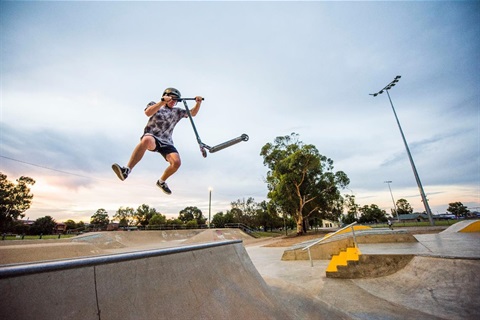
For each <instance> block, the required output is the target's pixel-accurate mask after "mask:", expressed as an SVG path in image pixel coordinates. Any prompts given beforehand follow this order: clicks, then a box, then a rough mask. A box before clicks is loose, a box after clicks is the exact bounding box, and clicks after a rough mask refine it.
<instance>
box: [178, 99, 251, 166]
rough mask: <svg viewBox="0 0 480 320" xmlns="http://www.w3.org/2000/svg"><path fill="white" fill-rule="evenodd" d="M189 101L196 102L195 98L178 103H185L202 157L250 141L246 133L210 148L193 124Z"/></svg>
mask: <svg viewBox="0 0 480 320" xmlns="http://www.w3.org/2000/svg"><path fill="white" fill-rule="evenodd" d="M188 100H194V101H195V98H180V99H177V101H179V102H180V101H181V102H183V105H184V106H185V110H186V111H187V115H188V118H189V119H190V122H191V124H192V127H193V132H195V136H196V137H197V142H198V145H199V147H200V152H201V153H202V156H203V157H204V158H206V157H207V150H208V151H209V152H210V153H214V152H217V151H220V150H223V149H225V148H228V147H231V146H233V145H235V144H237V143H239V142H242V141H248V135H246V134H245V133H244V134H242V135H241V136H239V137H236V138H233V139H231V140H228V141H225V142H223V143H220V144H218V145H216V146H213V147H210V146H209V145H207V144H205V143H203V142H202V139H200V135H199V134H198V131H197V128H196V127H195V123H194V122H193V117H192V115H191V113H190V109H189V108H188V104H187V101H188ZM202 100H205V99H203V98H202Z"/></svg>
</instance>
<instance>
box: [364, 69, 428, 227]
mask: <svg viewBox="0 0 480 320" xmlns="http://www.w3.org/2000/svg"><path fill="white" fill-rule="evenodd" d="M401 77H402V76H396V77H395V79H393V81H392V82H390V83H389V84H387V85H386V86H385V87H384V88H383V89H382V90H380V91H378V92H377V93H370V95H371V96H374V97H376V96H378V95H379V94H382V93H383V92H386V93H387V96H388V100H389V101H390V105H391V106H392V110H393V114H394V115H395V119H396V120H397V124H398V129H399V130H400V134H401V135H402V139H403V143H404V144H405V149H407V154H408V158H409V159H410V164H411V166H412V170H413V175H414V176H415V180H416V181H417V185H418V190H419V191H420V196H421V197H422V202H423V205H424V207H425V212H427V216H428V220H429V221H430V225H432V226H433V225H435V223H434V222H433V217H432V211H431V210H430V206H429V205H428V200H427V197H426V196H425V192H424V191H423V186H422V182H421V181H420V177H419V176H418V172H417V168H416V167H415V163H414V162H413V158H412V154H411V153H410V149H409V148H408V144H407V140H406V139H405V135H404V134H403V130H402V127H401V126H400V121H399V120H398V117H397V113H396V112H395V108H394V107H393V102H392V99H391V98H390V94H389V93H388V90H390V89H392V87H394V86H395V85H396V84H397V82H398V81H400V78H401Z"/></svg>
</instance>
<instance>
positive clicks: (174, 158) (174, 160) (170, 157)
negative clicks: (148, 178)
mask: <svg viewBox="0 0 480 320" xmlns="http://www.w3.org/2000/svg"><path fill="white" fill-rule="evenodd" d="M165 159H166V160H167V161H168V163H169V166H168V167H167V168H166V169H165V171H164V172H163V175H162V176H161V177H160V180H161V182H163V181H166V180H167V179H168V178H169V177H170V176H171V175H172V174H174V173H175V172H177V170H178V168H180V165H181V164H182V161H181V160H180V155H179V154H178V153H176V152H173V153H169V154H167V156H166V157H165Z"/></svg>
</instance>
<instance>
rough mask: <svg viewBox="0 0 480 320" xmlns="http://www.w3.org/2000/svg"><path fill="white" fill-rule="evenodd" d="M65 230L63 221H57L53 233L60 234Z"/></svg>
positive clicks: (65, 226)
mask: <svg viewBox="0 0 480 320" xmlns="http://www.w3.org/2000/svg"><path fill="white" fill-rule="evenodd" d="M66 231H67V225H66V224H65V223H61V222H60V223H57V224H56V225H55V228H54V229H53V233H55V234H62V233H65V232H66Z"/></svg>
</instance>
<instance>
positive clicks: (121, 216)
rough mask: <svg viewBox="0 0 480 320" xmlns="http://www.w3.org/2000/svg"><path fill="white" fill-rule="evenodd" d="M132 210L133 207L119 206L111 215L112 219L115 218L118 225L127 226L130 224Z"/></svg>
mask: <svg viewBox="0 0 480 320" xmlns="http://www.w3.org/2000/svg"><path fill="white" fill-rule="evenodd" d="M134 212H135V211H134V210H133V208H130V207H126V208H124V207H120V208H118V210H117V212H116V213H115V215H114V216H113V220H117V221H118V222H119V223H118V225H119V226H120V227H128V226H130V225H132V222H133V215H134Z"/></svg>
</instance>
